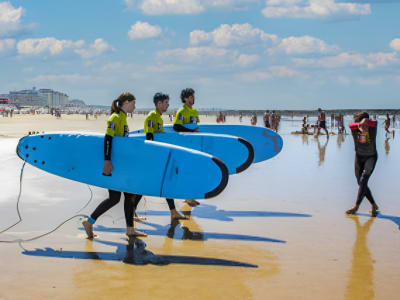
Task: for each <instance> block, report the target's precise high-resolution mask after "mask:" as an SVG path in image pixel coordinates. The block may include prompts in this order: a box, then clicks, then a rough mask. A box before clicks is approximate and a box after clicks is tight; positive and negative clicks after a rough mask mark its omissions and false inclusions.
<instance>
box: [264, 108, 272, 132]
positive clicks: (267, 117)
mask: <svg viewBox="0 0 400 300" xmlns="http://www.w3.org/2000/svg"><path fill="white" fill-rule="evenodd" d="M263 120H264V126H265V127H267V128H271V124H270V122H269V111H268V110H266V111H265V112H264V116H263Z"/></svg>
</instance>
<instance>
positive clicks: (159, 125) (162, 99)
mask: <svg viewBox="0 0 400 300" xmlns="http://www.w3.org/2000/svg"><path fill="white" fill-rule="evenodd" d="M153 102H154V105H155V109H154V110H153V111H151V112H149V114H148V115H147V117H146V119H145V120H144V132H145V133H146V140H150V141H154V134H161V133H164V121H163V119H162V117H161V115H162V114H163V113H165V112H166V111H167V110H168V107H169V96H168V95H167V94H163V93H156V94H155V95H154V97H153ZM141 198H142V196H141V195H135V201H134V211H136V207H137V204H138V203H139V201H140V199H141ZM166 200H167V203H168V207H169V210H170V212H171V222H172V221H174V220H181V219H186V218H185V217H184V216H183V215H181V214H180V213H179V212H178V211H177V210H176V208H175V203H174V199H169V198H167V199H166Z"/></svg>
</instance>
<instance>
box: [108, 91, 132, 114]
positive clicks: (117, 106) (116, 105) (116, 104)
mask: <svg viewBox="0 0 400 300" xmlns="http://www.w3.org/2000/svg"><path fill="white" fill-rule="evenodd" d="M133 100H136V98H135V96H133V95H132V94H131V93H128V92H123V93H122V94H121V95H119V97H118V98H117V99H115V100H114V101H113V102H112V104H111V114H113V113H117V114H118V113H119V112H120V111H121V107H122V105H124V102H125V101H133Z"/></svg>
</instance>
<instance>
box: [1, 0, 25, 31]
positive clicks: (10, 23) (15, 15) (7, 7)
mask: <svg viewBox="0 0 400 300" xmlns="http://www.w3.org/2000/svg"><path fill="white" fill-rule="evenodd" d="M23 13H24V9H23V8H22V7H18V8H14V6H12V4H11V3H10V2H0V36H2V35H9V34H13V33H16V32H18V31H19V30H22V29H23V26H22V25H21V24H20V22H21V17H22V15H23Z"/></svg>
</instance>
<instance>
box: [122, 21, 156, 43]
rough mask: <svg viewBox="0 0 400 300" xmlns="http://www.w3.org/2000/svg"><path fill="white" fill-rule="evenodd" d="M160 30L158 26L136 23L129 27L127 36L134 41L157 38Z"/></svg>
mask: <svg viewBox="0 0 400 300" xmlns="http://www.w3.org/2000/svg"><path fill="white" fill-rule="evenodd" d="M161 32H162V29H161V28H160V27H159V26H153V25H150V24H149V23H146V22H140V21H137V22H136V23H135V24H134V25H132V26H131V30H129V32H128V36H129V38H130V39H131V40H134V39H147V38H153V37H156V36H159V35H160V34H161Z"/></svg>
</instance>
